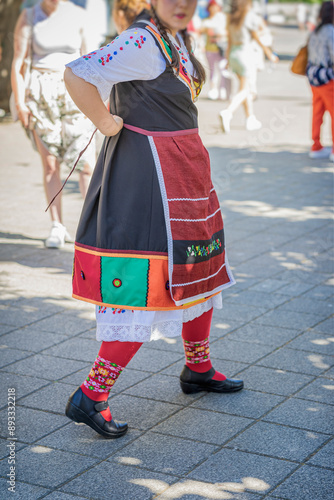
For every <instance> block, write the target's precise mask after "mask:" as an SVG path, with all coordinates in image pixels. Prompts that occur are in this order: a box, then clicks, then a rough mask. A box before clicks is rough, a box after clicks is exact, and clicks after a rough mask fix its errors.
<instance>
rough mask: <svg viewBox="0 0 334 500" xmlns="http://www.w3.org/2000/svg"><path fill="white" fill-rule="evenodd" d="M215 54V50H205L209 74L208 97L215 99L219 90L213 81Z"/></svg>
mask: <svg viewBox="0 0 334 500" xmlns="http://www.w3.org/2000/svg"><path fill="white" fill-rule="evenodd" d="M217 56H219V54H218V53H217V54H216V53H215V52H206V58H207V61H208V64H209V74H210V90H209V92H208V97H209V99H213V100H216V99H218V97H219V91H218V89H217V85H216V82H215V68H216V63H217V60H218V59H217Z"/></svg>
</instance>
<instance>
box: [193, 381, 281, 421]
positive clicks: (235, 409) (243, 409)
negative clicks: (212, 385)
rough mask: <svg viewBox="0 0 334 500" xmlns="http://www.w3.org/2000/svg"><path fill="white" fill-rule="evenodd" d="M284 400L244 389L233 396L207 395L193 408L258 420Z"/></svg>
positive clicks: (232, 394) (194, 404) (195, 403)
mask: <svg viewBox="0 0 334 500" xmlns="http://www.w3.org/2000/svg"><path fill="white" fill-rule="evenodd" d="M246 386H247V382H246ZM204 394H205V393H204ZM283 400H284V398H283V397H281V396H274V395H273V394H262V393H260V392H254V391H248V390H247V389H244V390H242V391H240V392H236V393H231V394H214V393H209V394H206V395H205V396H203V397H202V398H201V399H199V400H198V401H195V402H194V403H192V405H191V408H201V409H204V410H212V411H218V412H222V413H230V414H232V415H238V416H241V417H247V418H254V419H258V418H260V417H262V416H263V415H265V414H266V413H267V412H268V411H269V410H272V409H273V408H274V407H275V406H277V405H278V404H279V403H281V402H282V401H283Z"/></svg>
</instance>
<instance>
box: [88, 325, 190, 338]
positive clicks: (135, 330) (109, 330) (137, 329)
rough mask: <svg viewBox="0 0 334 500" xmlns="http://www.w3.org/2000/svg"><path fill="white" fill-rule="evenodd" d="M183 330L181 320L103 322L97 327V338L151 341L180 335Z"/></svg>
mask: <svg viewBox="0 0 334 500" xmlns="http://www.w3.org/2000/svg"><path fill="white" fill-rule="evenodd" d="M181 332H182V322H181V321H177V320H176V321H164V322H160V323H155V324H152V325H151V326H147V325H138V324H134V325H112V324H101V325H99V324H98V325H97V328H96V340H98V341H105V342H112V341H115V340H118V341H120V342H150V340H159V339H162V338H166V337H178V336H180V335H181Z"/></svg>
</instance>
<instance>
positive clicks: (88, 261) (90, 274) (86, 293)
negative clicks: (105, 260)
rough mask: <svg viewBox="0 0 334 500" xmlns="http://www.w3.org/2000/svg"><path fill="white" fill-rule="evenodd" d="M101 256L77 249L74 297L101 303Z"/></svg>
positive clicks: (74, 265)
mask: <svg viewBox="0 0 334 500" xmlns="http://www.w3.org/2000/svg"><path fill="white" fill-rule="evenodd" d="M100 279H101V265H100V256H99V255H94V254H93V255H92V254H91V253H86V252H83V251H80V250H78V249H76V251H75V257H74V264H73V295H74V296H78V297H80V298H83V299H88V300H90V301H92V302H101V301H102V299H101V293H100Z"/></svg>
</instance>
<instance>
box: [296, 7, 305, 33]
mask: <svg viewBox="0 0 334 500" xmlns="http://www.w3.org/2000/svg"><path fill="white" fill-rule="evenodd" d="M296 18H297V24H298V28H299V29H300V30H304V29H305V28H306V20H307V7H306V5H305V3H304V2H299V4H298V5H297V7H296Z"/></svg>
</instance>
